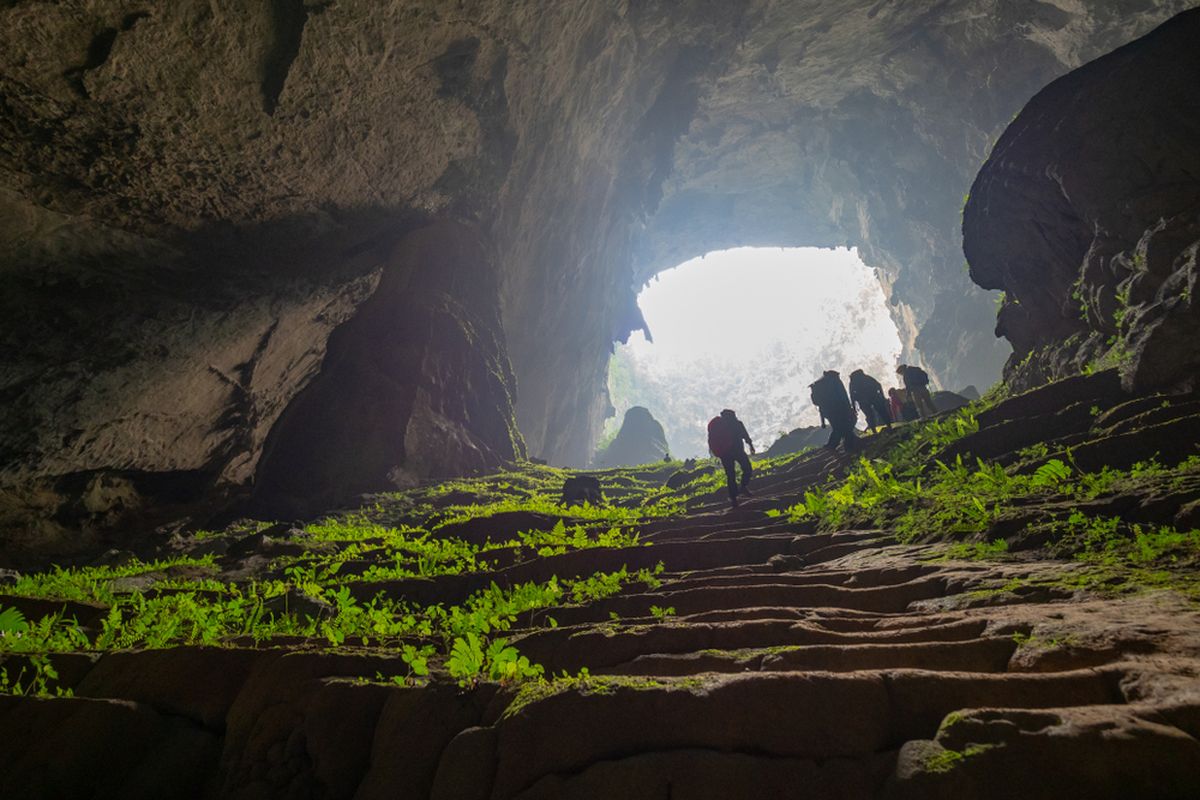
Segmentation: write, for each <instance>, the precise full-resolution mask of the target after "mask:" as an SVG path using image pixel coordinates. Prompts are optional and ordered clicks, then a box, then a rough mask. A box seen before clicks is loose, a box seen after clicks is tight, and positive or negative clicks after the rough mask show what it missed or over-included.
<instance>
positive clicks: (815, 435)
mask: <svg viewBox="0 0 1200 800" xmlns="http://www.w3.org/2000/svg"><path fill="white" fill-rule="evenodd" d="M827 441H829V429H828V428H822V427H820V426H816V425H814V426H810V427H807V428H793V429H792V430H791V431H789V432H787V433H785V434H784V435H783V436H780V437H779V438H778V439H776V440H775V442H774V444H772V445H771V446H770V447H768V448H767V452H766V455H768V456H783V455H787V454H788V453H799V452H800V451H801V450H805V449H807V448H809V447H823V446H824V445H825V443H826V442H827Z"/></svg>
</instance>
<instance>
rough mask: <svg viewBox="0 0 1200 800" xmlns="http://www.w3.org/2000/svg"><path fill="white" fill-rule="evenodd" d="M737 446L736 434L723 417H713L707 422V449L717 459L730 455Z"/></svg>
mask: <svg viewBox="0 0 1200 800" xmlns="http://www.w3.org/2000/svg"><path fill="white" fill-rule="evenodd" d="M736 445H737V433H736V431H734V430H733V425H731V424H730V423H728V422H726V421H725V418H724V417H719V416H718V417H713V418H712V419H710V420H709V421H708V449H709V450H710V451H712V454H713V455H714V456H716V457H717V458H724V457H725V456H728V455H732V454H733V450H734V447H735V446H736Z"/></svg>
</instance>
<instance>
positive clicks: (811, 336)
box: [597, 247, 902, 458]
mask: <svg viewBox="0 0 1200 800" xmlns="http://www.w3.org/2000/svg"><path fill="white" fill-rule="evenodd" d="M638 305H639V306H640V308H641V309H642V313H643V315H644V317H645V319H646V324H647V328H648V330H649V332H650V336H651V339H652V341H650V340H647V338H646V337H645V336H644V335H643V334H642V332H641V331H636V332H635V333H634V334H633V335H632V336H631V337H630V339H629V341H628V343H626V344H619V343H618V344H617V345H616V348H615V350H614V353H613V356H612V359H611V361H610V363H609V372H608V392H609V397H610V401H611V404H612V407H613V409H614V410H615V415H614V416H611V417H609V418H608V419H607V420H606V422H605V425H604V429H603V432H602V435H601V439H600V442H599V444H598V446H597V452H598V453H602V452H603V451H604V448H605V447H606V446H607V445H608V443H609V442H611V441H612V440H613V439H614V438H615V436H616V434H617V432H618V431H619V430H620V428H621V424H622V421H623V420H624V418H625V413H626V412H627V411H628V410H629V409H630V408H632V407H635V406H642V407H644V408H646V409H648V410H649V411H650V414H651V415H652V416H653V417H654V418H655V419H657V420H658V421H659V422H660V423H661V424H662V427H663V430H664V433H665V435H666V444H667V446H668V448H669V452H670V454H671V455H672V456H674V457H677V458H688V457H699V456H706V455H707V454H708V453H707V440H706V433H705V430H706V429H705V426H706V423H707V421H708V420H709V419H710V418H711V417H712V416H714V415H715V414H717V413H718V412H720V410H721V409H723V408H732V409H735V410H736V411H737V413H738V416H739V417H740V418H741V419H742V420H743V421H745V423H746V425H747V427H748V429H749V431H750V433H751V435H752V436H753V438H754V440H755V442H756V443H757V444H759V447H760V449H764V450H765V449H766V448H767V447H768V446H770V444H771V443H772V442H774V441H775V440H776V439H777V438H779V437H780V436H782V435H784V434H785V433H787V432H788V431H791V430H793V429H795V428H799V427H805V426H813V425H818V424H819V415H818V412H817V410H816V408H815V407H814V406H813V404H812V402H811V400H810V397H809V394H810V393H809V388H808V387H809V384H810V383H812V382H813V381H814V380H816V379H817V378H818V377H820V376H821V373H822V372H823V371H824V370H827V369H833V370H837V371H838V372H839V373H840V374H841V376H842V379H843V380H845V379H846V378H847V377H848V376H849V374H850V372H851V371H852V370H854V369H862V370H863V371H864V372H866V373H867V374H868V375H872V376H874V377H875V378H877V379H878V380H879V381H880V382H881V383H883V385H884V386H885V387H887V386H889V385H894V384H895V380H896V376H895V369H896V365H897V363H898V359H899V357H900V353H901V350H902V344H901V338H900V333H899V331H898V330H897V327H896V323H895V321H894V320H893V319H892V316H891V315H890V313H889V311H888V306H887V300H886V298H885V296H884V291H883V287H882V285H881V283H880V280H879V277H878V275H877V274H876V270H875V269H873V268H871V267H868V266H867V265H866V264H864V263H863V262H862V260H861V259H860V258H859V255H858V251H857V250H856V249H854V248H845V247H839V248H834V249H830V248H816V247H790V248H782V247H769V248H764V247H741V248H736V249H730V250H720V251H714V252H710V253H707V254H705V255H703V256H701V257H699V258H694V259H692V260H690V261H687V262H685V263H683V264H680V265H679V266H677V267H675V268H672V269H669V270H666V271H664V272H661V273H659V274H658V275H657V276H655V277H654V278H653V279H651V281H650V282H649V283H648V284H647V285H646V286H645V287H644V288H643V289H642V291H641V293H640V294H639V296H638Z"/></svg>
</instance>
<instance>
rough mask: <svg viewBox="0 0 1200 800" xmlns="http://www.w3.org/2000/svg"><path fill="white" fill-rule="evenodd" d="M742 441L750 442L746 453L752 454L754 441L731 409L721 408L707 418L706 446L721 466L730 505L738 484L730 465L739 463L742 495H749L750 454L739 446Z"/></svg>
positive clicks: (733, 500)
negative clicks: (716, 413) (718, 411)
mask: <svg viewBox="0 0 1200 800" xmlns="http://www.w3.org/2000/svg"><path fill="white" fill-rule="evenodd" d="M743 442H745V443H746V444H748V445H750V452H751V453H753V452H754V442H752V441H750V434H749V433H747V432H746V426H745V425H744V424H743V423H742V421H741V420H740V419H738V418H737V415H736V414H734V413H733V411H732V410H731V409H728V408H727V409H725V410H724V411H722V412H721V416H719V417H713V418H712V419H711V420H710V421H709V423H708V449H709V452H711V453H712V454H713V455H714V456H716V457H717V458H719V459H721V465H722V466H723V467H725V479H726V480H727V481H728V482H729V502H730V503H731V504H732V505H733V507H734V508H737V505H738V500H737V498H738V483H737V475H736V473H735V471H734V466H733V465H734V464H741V466H742V484H741V492H742V494H744V495H746V496H747V497H752V496H753V495H751V494H750V475H751V473H752V472H753V469H752V468H751V467H750V456H748V455H746V450H745V448H744V447H742V443H743Z"/></svg>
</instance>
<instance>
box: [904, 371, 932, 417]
mask: <svg viewBox="0 0 1200 800" xmlns="http://www.w3.org/2000/svg"><path fill="white" fill-rule="evenodd" d="M896 374H897V375H898V376H900V380H902V381H904V389H905V391H907V392H908V397H909V399H910V400H912V403H913V405H914V406H916V409H917V414H919V415H920V416H922V417H932V416H933V415H934V414H936V413H937V408H936V407H935V406H934V405H933V398H932V397H931V396H930V394H929V373H927V372H926V371H925V370H923V369H921V368H920V367H915V366H912V365H911V364H901V365H900V366H899V367H897V368H896Z"/></svg>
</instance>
